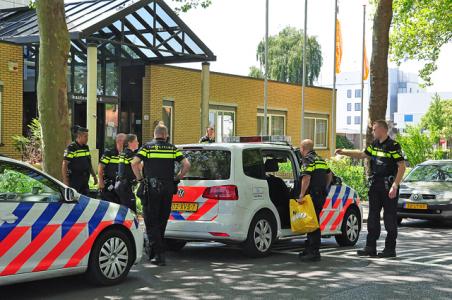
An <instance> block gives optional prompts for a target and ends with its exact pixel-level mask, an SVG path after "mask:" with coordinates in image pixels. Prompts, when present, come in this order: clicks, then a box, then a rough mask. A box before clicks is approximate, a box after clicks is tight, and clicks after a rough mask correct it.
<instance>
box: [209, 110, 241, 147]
mask: <svg viewBox="0 0 452 300" xmlns="http://www.w3.org/2000/svg"><path fill="white" fill-rule="evenodd" d="M209 126H210V127H213V128H214V129H215V139H216V141H217V142H222V141H223V139H224V138H225V137H230V136H234V133H235V109H234V108H229V107H220V106H213V108H212V107H211V109H210V110H209Z"/></svg>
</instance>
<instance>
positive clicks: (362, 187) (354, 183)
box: [327, 157, 369, 200]
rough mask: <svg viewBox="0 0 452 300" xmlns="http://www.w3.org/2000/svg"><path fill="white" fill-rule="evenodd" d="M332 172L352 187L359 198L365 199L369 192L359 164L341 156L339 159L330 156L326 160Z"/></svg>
mask: <svg viewBox="0 0 452 300" xmlns="http://www.w3.org/2000/svg"><path fill="white" fill-rule="evenodd" d="M327 162H328V165H329V166H330V169H331V171H333V173H334V174H335V175H336V176H338V177H340V178H342V182H343V183H344V184H346V185H348V186H349V187H351V188H353V189H354V190H355V191H356V192H357V193H358V195H359V197H360V198H361V200H367V198H368V196H367V193H368V192H369V188H368V184H367V180H366V175H365V174H366V172H365V170H364V167H363V166H361V165H354V164H353V161H352V159H350V158H349V157H343V158H340V159H336V158H332V159H330V160H328V161H327Z"/></svg>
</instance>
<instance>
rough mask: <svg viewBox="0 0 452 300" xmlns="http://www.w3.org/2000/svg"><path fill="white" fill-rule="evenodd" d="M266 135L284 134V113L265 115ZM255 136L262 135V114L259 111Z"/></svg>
mask: <svg viewBox="0 0 452 300" xmlns="http://www.w3.org/2000/svg"><path fill="white" fill-rule="evenodd" d="M267 120H268V121H267V133H268V135H285V134H286V114H285V113H284V112H275V111H273V112H270V113H267ZM257 134H258V135H263V134H264V113H263V111H262V110H259V112H258V114H257Z"/></svg>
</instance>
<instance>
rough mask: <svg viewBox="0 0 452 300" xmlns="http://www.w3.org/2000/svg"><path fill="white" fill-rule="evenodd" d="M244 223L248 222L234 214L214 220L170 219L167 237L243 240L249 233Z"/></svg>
mask: <svg viewBox="0 0 452 300" xmlns="http://www.w3.org/2000/svg"><path fill="white" fill-rule="evenodd" d="M244 223H247V222H244V220H243V218H242V219H240V218H237V217H233V216H232V215H227V216H221V215H218V218H217V219H216V220H214V221H178V220H170V221H168V226H167V227H166V231H165V237H166V238H173V239H183V240H190V241H196V240H199V241H219V242H221V241H223V242H225V241H232V242H243V241H245V240H246V238H247V235H248V226H244ZM246 225H248V224H246ZM245 227H246V228H245ZM219 234H221V236H220V235H219Z"/></svg>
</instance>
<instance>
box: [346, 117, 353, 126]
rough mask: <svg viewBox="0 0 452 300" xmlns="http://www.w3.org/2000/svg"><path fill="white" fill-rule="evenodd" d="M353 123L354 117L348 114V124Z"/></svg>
mask: <svg viewBox="0 0 452 300" xmlns="http://www.w3.org/2000/svg"><path fill="white" fill-rule="evenodd" d="M351 124H352V117H351V116H348V117H347V125H351Z"/></svg>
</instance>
